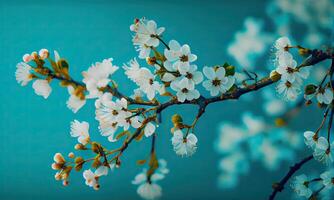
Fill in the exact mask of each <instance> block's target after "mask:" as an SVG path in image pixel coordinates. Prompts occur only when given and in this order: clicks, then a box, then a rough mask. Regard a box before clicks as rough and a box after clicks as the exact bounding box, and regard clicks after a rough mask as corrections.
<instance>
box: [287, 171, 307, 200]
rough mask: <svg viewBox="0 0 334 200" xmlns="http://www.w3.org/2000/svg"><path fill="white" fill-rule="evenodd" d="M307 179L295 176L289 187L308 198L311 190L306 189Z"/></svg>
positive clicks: (302, 176)
mask: <svg viewBox="0 0 334 200" xmlns="http://www.w3.org/2000/svg"><path fill="white" fill-rule="evenodd" d="M308 183H309V181H308V178H307V176H306V175H305V174H302V175H300V176H296V177H295V179H294V180H293V182H292V184H291V187H292V189H293V190H294V191H295V192H296V193H297V194H298V195H299V196H304V197H306V198H309V197H310V196H311V195H312V190H311V189H310V188H309V187H308Z"/></svg>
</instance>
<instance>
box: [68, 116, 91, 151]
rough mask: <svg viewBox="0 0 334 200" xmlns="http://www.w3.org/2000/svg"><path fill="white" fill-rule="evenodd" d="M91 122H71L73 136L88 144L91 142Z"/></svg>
mask: <svg viewBox="0 0 334 200" xmlns="http://www.w3.org/2000/svg"><path fill="white" fill-rule="evenodd" d="M88 130H89V124H88V122H85V121H83V122H79V121H78V120H74V121H73V122H71V132H70V134H71V136H72V137H77V138H78V142H79V143H81V144H83V145H86V144H87V143H88V142H89V133H88Z"/></svg>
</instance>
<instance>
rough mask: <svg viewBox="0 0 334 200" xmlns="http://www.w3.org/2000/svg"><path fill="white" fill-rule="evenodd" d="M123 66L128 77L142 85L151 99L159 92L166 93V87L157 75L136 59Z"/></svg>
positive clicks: (142, 89) (141, 87)
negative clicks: (141, 65)
mask: <svg viewBox="0 0 334 200" xmlns="http://www.w3.org/2000/svg"><path fill="white" fill-rule="evenodd" d="M123 68H124V69H125V74H126V75H127V76H128V78H129V79H130V80H132V81H133V82H135V83H136V84H137V85H138V86H139V87H140V90H141V91H143V92H144V93H145V94H146V95H147V98H148V99H149V100H152V99H153V98H154V97H155V95H156V94H157V93H160V94H162V93H164V91H165V88H164V86H163V85H162V84H160V83H159V82H158V81H156V80H155V75H154V74H152V72H151V71H150V70H149V69H147V68H145V67H140V66H139V63H138V62H137V60H136V59H133V60H131V61H130V62H129V63H128V65H124V66H123Z"/></svg>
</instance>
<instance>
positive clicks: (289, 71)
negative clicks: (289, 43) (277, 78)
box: [276, 52, 309, 83]
mask: <svg viewBox="0 0 334 200" xmlns="http://www.w3.org/2000/svg"><path fill="white" fill-rule="evenodd" d="M276 71H277V72H278V73H279V74H281V76H282V77H281V80H283V81H289V82H291V83H292V82H294V81H299V82H300V81H301V80H302V79H306V78H307V77H308V76H309V70H308V69H306V68H305V67H304V68H300V69H298V68H297V62H296V61H295V60H294V59H293V58H292V55H291V54H290V53H289V52H285V53H282V54H281V55H280V56H279V59H278V67H277V68H276Z"/></svg>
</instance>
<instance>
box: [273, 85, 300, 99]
mask: <svg viewBox="0 0 334 200" xmlns="http://www.w3.org/2000/svg"><path fill="white" fill-rule="evenodd" d="M276 90H277V92H278V93H279V94H280V95H282V97H283V99H285V100H290V101H295V100H296V99H297V96H298V95H299V94H300V93H301V91H300V83H298V82H297V81H295V82H293V83H291V82H289V81H280V83H279V84H278V85H277V87H276Z"/></svg>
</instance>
